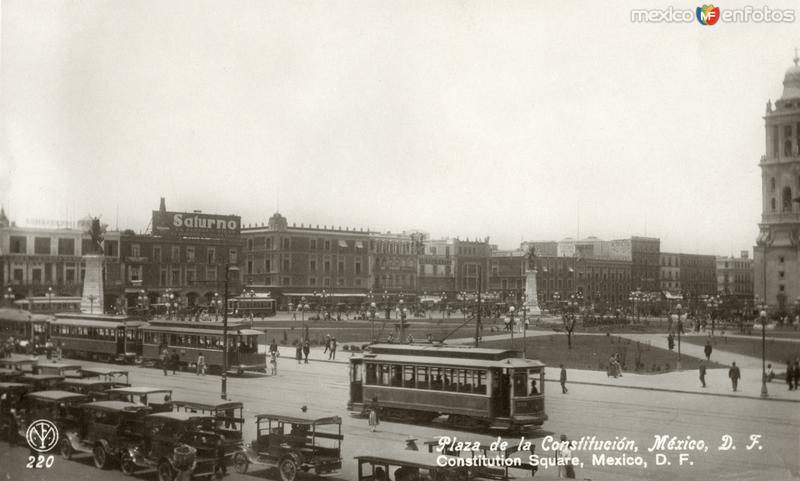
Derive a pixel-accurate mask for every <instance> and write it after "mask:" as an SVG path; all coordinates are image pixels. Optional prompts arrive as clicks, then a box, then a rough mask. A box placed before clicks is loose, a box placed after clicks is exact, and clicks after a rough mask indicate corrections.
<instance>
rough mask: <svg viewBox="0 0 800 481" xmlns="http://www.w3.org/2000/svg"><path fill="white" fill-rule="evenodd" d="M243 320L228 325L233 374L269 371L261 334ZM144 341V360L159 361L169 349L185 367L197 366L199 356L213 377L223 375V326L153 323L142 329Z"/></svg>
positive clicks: (200, 323)
mask: <svg viewBox="0 0 800 481" xmlns="http://www.w3.org/2000/svg"><path fill="white" fill-rule="evenodd" d="M248 326H249V324H245V323H244V322H243V321H241V320H229V321H228V333H227V336H228V368H229V372H232V373H235V374H240V375H241V374H242V373H243V372H244V371H265V370H266V367H267V362H266V354H265V353H259V352H258V337H259V336H260V335H262V334H263V333H262V332H261V331H258V330H255V329H250V328H249V327H248ZM139 331H140V333H141V339H142V357H143V358H144V359H146V360H153V361H159V360H160V359H161V353H162V352H163V350H164V349H167V350H168V351H169V352H170V354H172V353H173V352H174V353H177V354H178V356H179V362H180V364H181V365H184V366H186V365H189V364H195V363H196V362H197V357H198V355H199V354H201V353H202V354H203V356H204V357H205V362H206V366H207V367H208V370H209V372H210V373H211V374H220V373H221V372H222V367H223V357H222V355H223V343H222V338H223V325H222V323H221V322H191V323H189V322H185V321H184V322H182V321H170V320H161V319H159V320H153V321H150V322H149V323H148V324H147V325H144V326H142V327H140V328H139Z"/></svg>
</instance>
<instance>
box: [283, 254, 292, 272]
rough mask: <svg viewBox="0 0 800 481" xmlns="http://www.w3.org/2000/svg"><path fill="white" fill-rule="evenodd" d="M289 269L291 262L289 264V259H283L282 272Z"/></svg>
mask: <svg viewBox="0 0 800 481" xmlns="http://www.w3.org/2000/svg"><path fill="white" fill-rule="evenodd" d="M291 269H292V262H291V260H290V258H289V257H284V258H283V270H284V271H289V270H291Z"/></svg>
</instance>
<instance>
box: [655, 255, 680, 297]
mask: <svg viewBox="0 0 800 481" xmlns="http://www.w3.org/2000/svg"><path fill="white" fill-rule="evenodd" d="M659 258H660V259H661V263H660V264H661V267H660V269H659V270H660V272H661V274H660V276H659V279H660V282H661V290H662V291H665V292H668V293H671V294H673V295H677V294H679V293H680V292H681V267H680V256H679V255H678V254H670V253H667V252H662V253H661V254H660V255H659Z"/></svg>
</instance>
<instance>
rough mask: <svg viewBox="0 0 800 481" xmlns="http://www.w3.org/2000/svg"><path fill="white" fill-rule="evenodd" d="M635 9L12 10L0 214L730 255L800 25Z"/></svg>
mask: <svg viewBox="0 0 800 481" xmlns="http://www.w3.org/2000/svg"><path fill="white" fill-rule="evenodd" d="M647 3H648V4H649V5H648V6H650V7H652V8H666V7H668V6H669V5H673V6H675V7H676V8H689V9H692V10H693V9H694V8H695V7H696V6H697V3H696V2H695V3H688V2H680V1H678V2H667V1H664V2H658V1H656V2H647ZM745 4H746V3H745V2H740V3H738V4H736V3H735V2H730V1H726V2H725V4H724V7H725V8H735V7H737V6H740V5H745ZM642 5H643V3H642V2H627V3H626V2H622V1H618V2H593V1H591V2H590V1H587V2H570V1H564V0H559V1H529V0H524V1H519V2H502V1H500V2H498V1H484V2H471V1H431V0H424V1H418V2H415V1H403V2H394V1H375V0H367V1H363V2H357V1H352V2H345V1H342V2H332V1H328V0H320V1H288V2H287V1H273V2H267V1H252V2H246V1H240V2H230V1H225V2H222V1H219V2H198V1H169V2H162V1H150V2H143V1H125V2H122V1H109V2H101V1H85V2H80V1H63V2H62V1H46V2H44V1H31V0H19V1H3V2H2V112H3V116H2V119H3V121H4V122H3V128H4V130H3V132H2V134H3V135H2V137H1V138H0V140H1V141H2V143H1V144H0V156H1V157H0V167H1V169H0V202H1V203H2V204H4V205H5V208H6V210H7V211H8V212H9V214H10V215H11V217H12V218H13V219H15V220H16V221H17V222H18V223H19V224H24V223H25V222H26V219H35V218H46V219H64V218H66V217H69V218H70V219H75V218H78V217H82V216H84V215H86V214H89V213H91V214H93V215H100V216H101V217H102V219H103V220H104V221H105V222H107V223H109V224H110V225H111V227H114V226H116V224H117V209H118V211H119V216H118V219H119V220H118V222H119V227H120V228H132V229H134V230H136V231H142V230H144V229H145V228H146V227H147V226H148V223H149V220H150V213H151V211H152V210H153V209H157V208H158V202H159V197H161V196H164V197H166V199H167V208H168V209H169V210H188V211H191V210H193V209H200V210H203V211H204V212H209V213H219V214H229V213H235V214H238V215H241V216H242V220H243V222H244V223H245V224H247V223H251V222H259V223H260V222H264V221H266V220H267V219H268V218H269V216H270V215H271V214H272V213H273V212H275V210H276V206H277V202H278V199H279V202H280V211H281V213H283V214H284V215H285V216H286V217H287V218H288V221H289V223H290V224H291V223H292V222H297V224H298V225H299V224H300V223H301V222H303V223H306V224H309V223H311V224H320V225H323V224H327V225H332V224H333V225H337V226H338V225H341V226H342V227H344V226H350V227H357V228H358V227H364V228H367V227H369V228H372V229H377V230H383V231H386V230H392V231H395V232H397V231H402V230H410V229H422V230H425V231H428V232H430V233H431V234H432V235H433V236H434V237H443V236H460V237H461V238H465V237H470V238H475V237H481V238H483V237H486V236H491V241H492V242H493V243H497V244H499V245H500V247H502V248H511V247H515V246H517V245H518V244H519V241H520V240H521V239H522V238H525V239H536V240H542V239H554V240H558V239H561V238H564V237H567V236H571V237H575V236H576V235H577V234H578V224H580V236H581V237H585V236H589V235H595V236H598V237H601V238H609V239H610V238H622V237H628V236H630V235H649V236H657V237H660V238H661V249H662V251H680V252H690V253H705V254H720V255H728V254H731V253H735V254H737V255H738V252H739V250H741V249H750V248H751V247H752V245H753V244H754V241H755V238H756V235H757V233H758V228H757V223H758V222H759V220H760V214H761V212H760V206H761V190H760V189H761V180H760V170H759V168H758V161H759V158H760V156H761V155H762V154H763V153H764V144H765V141H764V127H763V119H762V116H763V115H764V108H765V104H766V101H767V99H773V100H774V99H776V98H778V97H780V94H781V91H782V85H781V84H782V81H783V75H784V72H785V71H786V69H787V68H788V67H790V66H791V65H792V57H793V56H794V47H795V46H800V29H799V28H798V26H799V25H798V23H800V22H798V23H790V24H756V23H750V24H739V25H733V24H722V23H718V24H716V25H714V26H702V25H700V24H699V23H698V22H696V21H695V22H693V23H688V24H633V23H631V22H630V9H631V8H642ZM758 6H759V7H760V6H761V4H759V5H758ZM793 6H795V5H794V4H792V3H789V2H784V3H780V2H773V1H770V3H769V7H771V8H774V9H775V8H790V7H793ZM578 218H580V222H578Z"/></svg>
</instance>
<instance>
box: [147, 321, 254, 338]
mask: <svg viewBox="0 0 800 481" xmlns="http://www.w3.org/2000/svg"><path fill="white" fill-rule="evenodd" d="M142 330H144V331H155V332H174V333H180V334H206V335H213V336H221V335H222V329H221V328H220V329H203V328H200V327H194V324H193V323H185V324H182V325H179V326H143V327H142ZM236 334H238V335H241V336H258V335H261V334H263V332H261V331H257V330H255V329H236V328H235V327H234V328H231V327H230V326H228V335H229V336H231V335H236Z"/></svg>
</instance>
